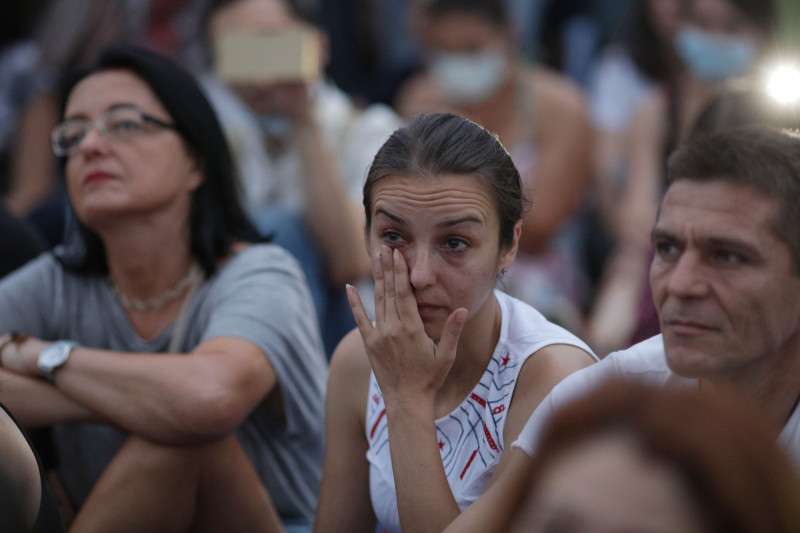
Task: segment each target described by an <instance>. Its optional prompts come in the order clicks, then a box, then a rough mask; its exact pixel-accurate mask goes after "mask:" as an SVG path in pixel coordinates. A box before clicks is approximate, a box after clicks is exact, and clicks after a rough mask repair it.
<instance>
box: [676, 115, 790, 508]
mask: <svg viewBox="0 0 800 533" xmlns="http://www.w3.org/2000/svg"><path fill="white" fill-rule="evenodd" d="M681 179H691V180H696V181H715V180H722V181H726V182H730V183H734V184H737V185H743V186H747V187H751V188H753V189H755V190H756V191H759V192H760V193H761V194H764V195H766V196H767V197H769V198H774V199H775V200H776V201H777V202H779V205H780V211H779V213H778V217H777V220H776V221H775V224H774V228H773V229H774V231H775V234H776V236H777V237H778V238H779V239H780V240H782V241H783V242H785V243H786V244H787V245H788V246H789V250H790V251H791V254H792V259H793V262H794V267H795V271H796V273H797V274H799V275H800V134H798V133H791V132H789V131H788V130H783V131H781V130H777V129H771V128H768V127H764V126H743V127H740V128H732V129H722V130H719V131H715V132H713V133H709V134H707V135H701V136H699V137H698V138H696V139H694V140H692V141H691V142H689V143H687V144H685V145H684V146H682V147H681V148H679V149H678V150H676V151H675V152H674V153H673V154H672V155H671V156H670V157H669V159H668V161H667V183H668V184H669V185H671V184H672V183H674V182H676V181H678V180H681ZM798 501H800V500H798Z"/></svg>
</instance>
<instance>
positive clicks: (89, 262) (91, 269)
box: [57, 45, 263, 276]
mask: <svg viewBox="0 0 800 533" xmlns="http://www.w3.org/2000/svg"><path fill="white" fill-rule="evenodd" d="M112 69H125V70H129V71H131V72H133V73H134V74H136V76H138V77H139V78H140V79H141V80H142V81H143V82H145V83H146V84H147V85H148V87H149V88H150V90H151V91H153V93H154V94H155V95H156V97H157V98H158V99H159V101H160V102H161V104H162V105H163V106H164V108H165V109H166V110H167V112H168V113H169V115H170V117H171V119H172V122H173V123H174V124H175V129H176V131H177V132H178V133H179V134H180V136H181V137H182V138H183V140H184V141H185V142H186V145H187V147H188V150H189V152H190V154H191V155H192V156H193V157H194V158H196V160H197V162H198V164H199V165H200V166H201V168H202V170H203V182H202V183H201V184H200V186H199V187H198V188H197V190H196V191H195V192H194V194H193V197H192V207H191V213H190V228H191V249H192V252H193V253H194V254H195V256H196V257H197V259H198V261H199V262H200V265H201V266H202V268H203V270H204V271H205V273H206V275H207V276H210V275H211V274H213V273H214V272H215V271H216V268H217V262H218V260H219V259H221V258H223V257H225V256H226V255H228V254H229V253H230V251H231V246H232V244H233V241H234V240H241V241H245V242H257V241H260V240H263V238H262V237H261V236H260V235H259V234H258V231H257V230H256V229H255V227H254V226H253V225H252V223H251V222H250V219H249V218H248V217H247V215H246V214H245V212H244V210H243V209H242V207H241V204H240V203H239V199H238V192H237V185H236V183H237V182H236V175H235V167H234V163H233V158H232V156H231V152H230V149H229V147H228V144H227V142H226V140H225V136H224V133H223V131H222V127H221V126H220V123H219V121H218V120H217V116H216V115H215V114H214V111H213V109H212V108H211V105H210V104H209V103H208V100H207V99H206V97H205V95H204V94H203V93H202V91H201V90H200V87H199V86H198V84H197V82H196V81H195V79H194V78H193V77H192V76H191V75H190V74H189V73H188V72H186V71H185V70H183V68H181V67H180V66H179V65H178V64H176V63H175V62H174V61H172V60H171V59H169V58H167V57H165V56H163V55H161V54H158V53H156V52H153V51H150V50H147V49H144V48H141V47H138V46H132V45H120V46H115V47H111V48H108V49H106V50H104V51H103V52H101V53H100V55H99V56H98V57H97V58H96V59H95V60H94V61H93V62H92V63H90V64H89V65H87V66H85V67H84V68H82V69H80V70H79V71H77V72H76V73H75V74H74V75H73V76H71V77H70V78H69V79H68V80H67V83H66V85H65V87H64V89H63V91H62V95H63V101H62V106H61V111H62V115H63V111H64V108H65V106H66V101H67V99H68V98H69V94H70V92H71V91H72V89H74V87H75V86H76V85H77V84H78V83H79V82H80V81H81V80H83V79H85V78H87V77H88V76H91V75H92V74H96V73H98V72H103V71H106V70H112ZM65 163H66V158H63V159H62V160H61V164H62V168H63V166H64V164H65ZM73 219H74V220H73V225H74V228H73V229H72V230H68V235H67V238H66V239H65V245H64V247H62V248H61V249H60V250H59V251H58V253H57V257H58V258H59V259H60V260H61V262H62V263H63V264H64V266H65V267H66V268H68V269H71V270H75V271H78V272H86V273H96V274H106V273H107V272H108V265H107V264H106V258H105V249H104V247H103V243H102V241H101V240H100V237H99V236H98V235H97V234H96V233H95V232H93V231H92V230H90V229H88V228H87V227H85V226H84V225H83V224H81V223H80V222H79V221H78V220H77V219H76V218H75V217H74V214H73Z"/></svg>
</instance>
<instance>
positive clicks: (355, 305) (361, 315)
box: [345, 284, 373, 339]
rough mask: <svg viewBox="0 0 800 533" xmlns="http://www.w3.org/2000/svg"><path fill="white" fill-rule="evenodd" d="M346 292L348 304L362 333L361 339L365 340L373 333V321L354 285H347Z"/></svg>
mask: <svg viewBox="0 0 800 533" xmlns="http://www.w3.org/2000/svg"><path fill="white" fill-rule="evenodd" d="M345 292H347V302H348V303H349V304H350V309H351V310H352V311H353V317H354V318H355V319H356V325H357V326H358V331H360V332H361V338H362V339H363V338H365V336H366V335H369V333H370V332H371V331H372V329H373V325H372V321H371V320H370V319H369V315H367V311H366V309H364V304H363V303H362V302H361V295H360V294H358V290H356V288H355V287H353V286H352V285H350V284H347V285H345Z"/></svg>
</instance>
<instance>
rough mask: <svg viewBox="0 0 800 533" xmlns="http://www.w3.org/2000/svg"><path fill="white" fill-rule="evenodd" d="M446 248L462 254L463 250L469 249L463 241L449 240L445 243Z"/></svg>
mask: <svg viewBox="0 0 800 533" xmlns="http://www.w3.org/2000/svg"><path fill="white" fill-rule="evenodd" d="M445 247H446V248H447V249H448V250H452V251H456V252H460V251H461V250H465V249H466V248H467V243H466V242H464V241H462V240H461V239H455V238H454V239H447V241H445Z"/></svg>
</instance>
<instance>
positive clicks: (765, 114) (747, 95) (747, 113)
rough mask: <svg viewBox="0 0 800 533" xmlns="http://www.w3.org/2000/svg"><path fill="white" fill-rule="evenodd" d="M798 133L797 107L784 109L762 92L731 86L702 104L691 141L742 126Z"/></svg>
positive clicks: (799, 107) (736, 85)
mask: <svg viewBox="0 0 800 533" xmlns="http://www.w3.org/2000/svg"><path fill="white" fill-rule="evenodd" d="M751 125H752V126H756V125H761V126H766V127H771V128H786V129H790V130H797V129H800V106H792V105H784V104H780V103H779V102H777V101H775V100H774V99H772V98H770V97H769V96H768V95H767V94H765V92H764V91H763V90H759V89H757V88H755V87H750V86H739V84H735V85H733V86H731V87H729V88H726V89H724V90H722V91H721V92H720V93H718V94H717V95H715V96H714V97H713V98H712V99H711V101H709V102H708V104H706V106H705V107H704V108H703V110H702V111H701V112H700V115H699V116H698V117H697V120H695V123H694V127H693V128H692V134H691V138H692V139H694V138H697V136H699V135H705V134H708V133H712V132H715V131H719V130H722V129H730V128H738V127H742V126H751Z"/></svg>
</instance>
